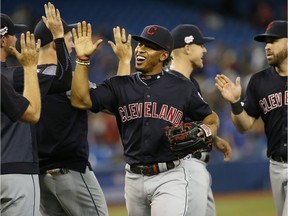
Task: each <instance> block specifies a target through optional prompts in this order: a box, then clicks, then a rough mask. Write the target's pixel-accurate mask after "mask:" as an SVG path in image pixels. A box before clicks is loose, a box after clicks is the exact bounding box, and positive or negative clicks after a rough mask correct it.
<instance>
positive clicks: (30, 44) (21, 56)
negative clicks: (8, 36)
mask: <svg viewBox="0 0 288 216" xmlns="http://www.w3.org/2000/svg"><path fill="white" fill-rule="evenodd" d="M20 45H21V52H18V51H17V50H16V48H15V47H12V46H10V47H9V48H10V50H11V52H12V54H13V55H15V56H16V58H17V60H18V61H19V63H20V64H22V65H23V67H35V66H37V63H38V57H39V50H40V46H41V41H40V39H38V40H37V43H35V37H34V34H31V33H30V32H29V31H28V32H26V37H25V34H24V33H22V34H21V40H20Z"/></svg>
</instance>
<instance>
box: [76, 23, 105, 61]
mask: <svg viewBox="0 0 288 216" xmlns="http://www.w3.org/2000/svg"><path fill="white" fill-rule="evenodd" d="M72 34H73V37H74V44H75V50H76V53H77V56H78V58H89V57H90V56H91V55H92V54H93V53H94V52H95V51H96V49H97V48H98V46H99V45H100V44H101V43H102V41H103V40H102V39H98V40H97V41H96V43H93V42H92V27H91V24H90V23H88V24H87V23H86V21H82V23H81V22H79V23H78V24H77V31H76V29H75V28H73V29H72Z"/></svg>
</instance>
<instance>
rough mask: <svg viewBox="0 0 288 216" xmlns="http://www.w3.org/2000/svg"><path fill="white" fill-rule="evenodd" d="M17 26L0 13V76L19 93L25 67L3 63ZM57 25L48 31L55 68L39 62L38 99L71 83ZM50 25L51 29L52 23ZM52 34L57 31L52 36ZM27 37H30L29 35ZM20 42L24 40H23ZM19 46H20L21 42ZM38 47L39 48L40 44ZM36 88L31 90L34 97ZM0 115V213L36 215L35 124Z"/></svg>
mask: <svg viewBox="0 0 288 216" xmlns="http://www.w3.org/2000/svg"><path fill="white" fill-rule="evenodd" d="M19 27H20V26H18V25H15V24H14V23H13V22H12V20H11V19H10V18H9V17H8V16H7V15H5V14H1V34H2V35H1V36H2V38H1V42H2V46H1V61H2V62H1V75H3V76H5V77H6V78H7V79H8V80H9V82H10V83H11V84H12V85H13V87H14V89H15V90H16V91H17V92H18V93H20V94H22V92H23V90H24V89H23V86H25V85H27V84H28V83H26V81H27V79H25V75H24V74H25V73H26V67H25V68H23V67H7V65H6V62H5V61H6V58H7V57H8V56H9V55H11V54H13V52H11V49H10V48H11V47H10V46H12V47H14V46H15V42H16V37H15V33H16V32H19V31H23V29H22V28H19ZM58 27H59V26H58ZM58 27H56V28H55V29H54V30H53V31H52V30H51V31H52V33H53V38H54V39H55V40H57V41H58V42H57V43H56V50H58V51H59V52H57V58H58V61H57V65H58V67H57V65H51V64H46V65H44V64H43V65H42V64H41V65H38V71H39V72H40V73H38V81H39V87H40V93H41V99H43V98H44V97H45V95H47V94H51V93H57V92H61V91H66V90H67V88H69V86H70V83H69V80H70V82H71V79H72V71H71V68H72V67H71V64H69V62H67V61H65V52H66V47H65V44H64V39H63V38H58V36H59V32H61V28H58ZM60 27H61V26H60ZM49 28H51V29H52V26H50V27H49ZM54 33H57V34H55V35H54ZM27 36H28V35H27ZM27 38H28V39H29V38H30V36H28V37H27ZM27 38H26V45H27V46H28V45H29V44H30V46H29V47H28V48H32V47H33V43H32V42H31V40H32V39H33V40H34V37H33V36H31V38H30V42H29V41H28V39H27ZM21 42H22V43H23V40H21ZM21 46H22V47H23V44H21ZM38 47H40V43H39V45H38ZM26 49H27V47H26ZM12 50H13V49H12ZM59 54H62V55H59ZM37 55H38V54H37ZM39 55H40V54H39ZM63 59H64V60H63ZM29 61H30V64H31V65H32V63H34V61H33V59H32V58H31V59H30V60H29ZM20 62H21V59H20ZM66 63H67V64H66ZM42 71H45V72H43V73H41V72H42ZM47 71H53V72H54V74H53V75H47V74H46V72H47ZM67 80H68V82H67ZM30 81H32V80H30ZM67 83H68V85H67ZM36 89H37V88H35V89H34V90H33V92H34V94H35V97H36V94H37V90H36ZM25 90H26V89H25ZM35 90H36V91H35ZM23 93H25V92H23ZM39 108H40V107H39ZM1 111H2V110H1ZM38 115H39V114H38ZM1 116H2V118H1V133H2V136H1V181H2V182H1V183H2V184H1V186H2V187H1V196H2V197H1V215H7V216H8V215H9V216H10V215H37V214H38V213H39V202H40V192H39V182H38V173H39V167H38V152H37V142H36V139H35V138H36V136H35V126H34V125H29V124H27V123H22V122H19V121H17V122H12V121H11V120H14V118H12V119H9V118H8V117H6V116H5V115H4V114H3V115H2V112H1ZM37 118H39V117H37ZM33 121H36V120H33Z"/></svg>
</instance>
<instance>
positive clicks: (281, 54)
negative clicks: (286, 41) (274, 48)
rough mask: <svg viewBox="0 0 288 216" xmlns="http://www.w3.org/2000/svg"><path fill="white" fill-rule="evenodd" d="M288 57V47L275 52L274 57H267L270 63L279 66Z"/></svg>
mask: <svg viewBox="0 0 288 216" xmlns="http://www.w3.org/2000/svg"><path fill="white" fill-rule="evenodd" d="M286 58H287V48H286V47H285V48H283V50H282V51H280V52H279V53H277V54H275V57H273V58H267V62H268V64H269V65H271V66H274V67H277V66H279V65H281V64H282V62H283V61H284V60H285V59H286Z"/></svg>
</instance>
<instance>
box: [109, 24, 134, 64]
mask: <svg viewBox="0 0 288 216" xmlns="http://www.w3.org/2000/svg"><path fill="white" fill-rule="evenodd" d="M113 34H114V40H115V43H113V42H112V41H108V43H109V44H110V46H111V48H112V49H113V51H114V53H115V54H116V55H117V57H118V58H119V60H120V61H126V62H127V63H130V61H131V58H132V46H131V35H130V34H129V35H128V37H127V39H126V31H125V29H124V28H122V30H121V29H120V27H119V26H117V27H116V28H113Z"/></svg>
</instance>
